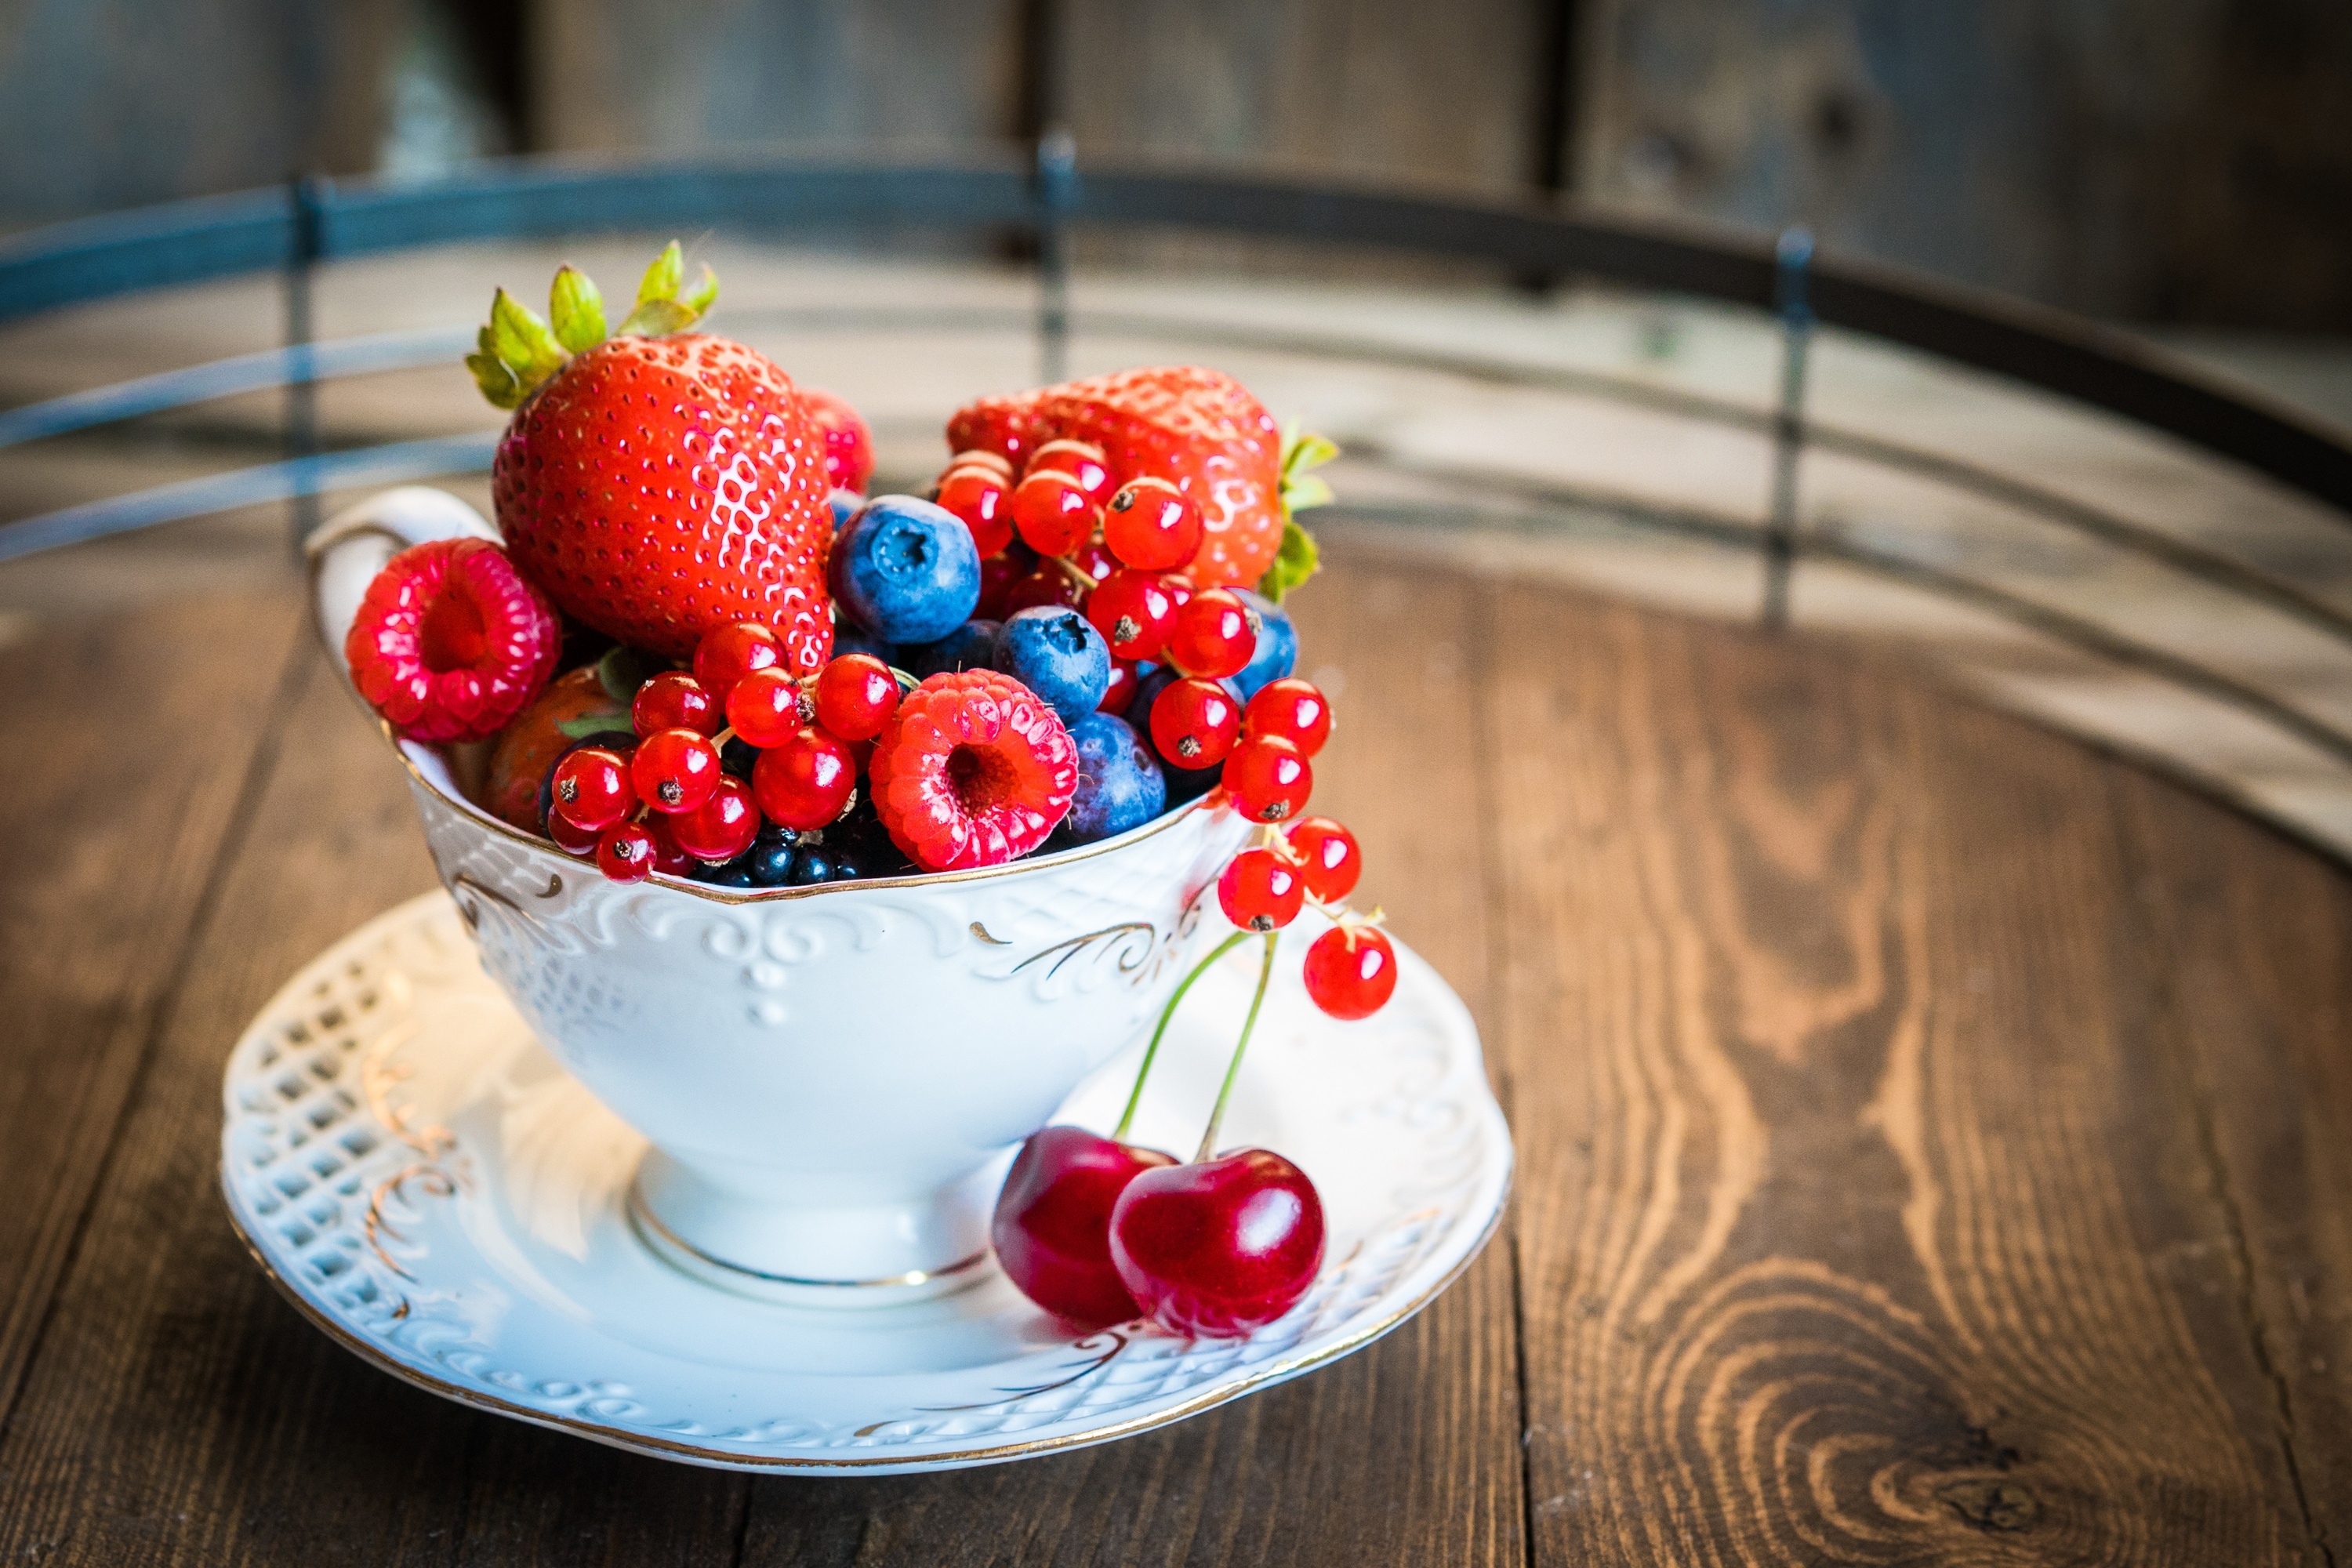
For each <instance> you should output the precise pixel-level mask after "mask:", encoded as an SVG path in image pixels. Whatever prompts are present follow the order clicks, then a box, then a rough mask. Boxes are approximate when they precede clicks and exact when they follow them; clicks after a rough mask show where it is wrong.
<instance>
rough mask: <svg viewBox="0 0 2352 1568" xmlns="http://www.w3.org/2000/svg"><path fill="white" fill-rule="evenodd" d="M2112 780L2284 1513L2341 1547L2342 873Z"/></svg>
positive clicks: (2351, 1438)
mask: <svg viewBox="0 0 2352 1568" xmlns="http://www.w3.org/2000/svg"><path fill="white" fill-rule="evenodd" d="M2114 788H2115V793H2116V802H2117V806H2118V811H2119V814H2120V816H2121V819H2122V826H2123V838H2124V843H2125V846H2126V855H2127V858H2128V862H2129V864H2130V865H2131V867H2132V868H2133V869H2134V872H2135V874H2136V877H2137V888H2138V891H2139V894H2140V897H2139V900H2138V902H2139V910H2140V915H2141V921H2142V923H2141V926H2140V928H2139V934H2140V940H2142V941H2144V942H2146V943H2147V946H2148V949H2149V951H2150V952H2151V954H2152V955H2153V956H2154V958H2155V961H2156V963H2157V967H2158V975H2159V977H2160V988H2159V990H2158V1028H2157V1029H2156V1030H2155V1031H2153V1034H2154V1036H2155V1038H2156V1039H2157V1040H2158V1041H2159V1042H2161V1043H2162V1044H2163V1045H2164V1047H2166V1048H2167V1049H2168V1050H2169V1051H2172V1052H2175V1053H2179V1057H2178V1059H2179V1061H2180V1062H2181V1064H2182V1070H2183V1072H2184V1074H2185V1075H2186V1077H2187V1078H2188V1079H2189V1093H2190V1099H2191V1101H2192V1103H2193V1104H2194V1105H2195V1106H2196V1107H2197V1108H2198V1120H2199V1130H2200V1135H2201V1136H2202V1137H2204V1138H2205V1139H2206V1140H2208V1142H2209V1154H2210V1164H2211V1169H2212V1172H2213V1174H2214V1176H2215V1181H2216V1191H2217V1197H2218V1200H2219V1201H2220V1202H2221V1203H2222V1204H2223V1205H2224V1207H2225V1211H2226V1216H2227V1218H2228V1221H2229V1236H2228V1242H2229V1246H2230V1248H2231V1255H2232V1256H2231V1261H2232V1264H2233V1266H2234V1269H2235V1273H2236V1277H2237V1282H2238V1288H2239V1289H2240V1290H2241V1292H2242V1308H2243V1310H2244V1313H2245V1315H2246V1317H2247V1318H2248V1320H2249V1321H2251V1322H2252V1324H2253V1327H2254V1332H2255V1336H2256V1349H2257V1353H2258V1355H2259V1356H2260V1358H2261V1361H2262V1364H2263V1373H2264V1374H2265V1376H2266V1378H2267V1380H2268V1381H2269V1383H2270V1384H2271V1385H2272V1392H2273V1402H2272V1405H2271V1409H2270V1412H2269V1414H2270V1415H2271V1418H2272V1420H2273V1423H2274V1424H2275V1426H2276V1427H2277V1434H2278V1441H2279V1442H2280V1444H2281V1446H2282V1447H2284V1450H2285V1451H2286V1453H2287V1454H2288V1456H2289V1457H2290V1458H2291V1459H2292V1460H2293V1462H2294V1477H2293V1479H2294V1487H2295V1492H2296V1506H2297V1510H2298V1513H2299V1515H2300V1522H2301V1525H2302V1527H2303V1531H2304V1533H2305V1536H2306V1537H2307V1538H2308V1541H2309V1542H2310V1552H2311V1554H2312V1555H2313V1556H2314V1557H2315V1559H2316V1560H2318V1561H2322V1562H2326V1563H2331V1564H2332V1563H2342V1562H2346V1561H2352V1460H2348V1459H2347V1456H2352V1143H2347V1138H2346V1135H2345V1131H2346V1129H2347V1128H2352V883H2347V879H2346V878H2345V877H2344V875H2343V874H2342V873H2341V872H2339V871H2337V870H2336V869H2335V868H2333V867H2331V866H2329V865H2327V864H2326V862H2324V861H2322V860H2320V859H2318V858H2316V857H2315V856H2313V855H2311V854H2310V853H2309V852H2307V851H2305V850H2304V849H2303V848H2301V847H2297V846H2295V845H2293V844H2290V843H2288V842H2286V841H2285V840H2284V839H2282V838H2280V837H2278V836H2277V835H2276V834H2274V833H2273V832H2271V831H2270V830H2269V829H2267V828H2264V827H2263V826H2259V825H2257V824H2255V823H2252V822H2248V821H2246V820H2244V819H2242V818H2241V817H2238V816H2234V815H2231V814H2229V813H2225V812H2217V811H2215V810H2213V809H2211V808H2210V807H2209V806H2207V805H2204V804H2203V803H2202V802H2200V801H2196V800H2193V799H2190V798H2188V797H2186V796H2184V795H2180V794H2179V792H2177V791H2174V790H2172V789H2169V788H2168V787H2166V786H2165V785H2163V784H2159V783H2158V782H2157V781H2155V780H2153V779H2150V778H2148V777H2147V776H2146V775H2144V774H2140V773H2133V772H2130V771H2128V770H2126V769H2120V768H2119V769H2116V770H2115V771H2114Z"/></svg>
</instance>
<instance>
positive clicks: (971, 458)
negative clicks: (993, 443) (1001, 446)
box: [948, 447, 1013, 486]
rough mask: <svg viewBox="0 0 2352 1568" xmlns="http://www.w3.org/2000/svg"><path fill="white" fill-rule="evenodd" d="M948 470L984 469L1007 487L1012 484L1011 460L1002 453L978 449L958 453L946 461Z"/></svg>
mask: <svg viewBox="0 0 2352 1568" xmlns="http://www.w3.org/2000/svg"><path fill="white" fill-rule="evenodd" d="M948 467H949V468H951V469H952V468H986V469H988V470H989V471H990V472H992V473H993V474H994V475H995V476H996V477H997V478H998V479H1003V481H1004V482H1005V484H1007V485H1008V486H1009V485H1011V484H1012V483H1013V459H1012V458H1008V457H1006V456H1005V455H1004V454H1003V453H1002V452H984V451H982V450H981V449H980V448H979V447H973V448H972V449H971V450H970V451H966V452H958V453H957V454H955V456H953V457H951V458H949V459H948Z"/></svg>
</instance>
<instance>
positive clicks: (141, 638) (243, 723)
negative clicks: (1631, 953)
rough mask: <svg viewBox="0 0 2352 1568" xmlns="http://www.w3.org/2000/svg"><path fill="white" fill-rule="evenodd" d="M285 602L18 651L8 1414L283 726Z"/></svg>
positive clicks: (77, 628) (6, 697)
mask: <svg viewBox="0 0 2352 1568" xmlns="http://www.w3.org/2000/svg"><path fill="white" fill-rule="evenodd" d="M295 635H296V633H295V616H294V615H293V612H292V606H291V605H290V604H289V602H287V601H286V600H285V599H283V598H278V599H268V598H256V597H254V596H252V595H226V596H215V597H205V598H197V599H191V600H187V601H184V602H183V603H180V604H177V605H173V606H170V607H168V608H166V609H163V610H159V611H157V612H155V613H153V614H152V615H149V616H143V617H141V618H140V619H139V620H138V621H137V622H136V623H135V625H134V624H131V623H128V622H127V621H125V620H123V619H118V618H115V617H100V616H90V617H87V618H82V619H76V620H70V621H64V622H58V623H54V624H52V625H51V626H48V627H47V628H45V632H44V635H43V636H42V637H41V638H40V639H39V640H38V641H37V642H35V643H32V644H31V645H29V646H27V647H21V648H17V649H13V650H11V651H10V652H8V653H7V654H6V655H5V656H0V734H6V735H8V736H10V737H12V738H14V740H15V742H16V745H15V747H14V748H13V752H14V758H15V761H14V763H13V764H12V766H11V769H10V790H9V795H10V801H9V806H10V813H11V816H12V818H13V821H14V823H15V825H16V831H15V832H14V833H12V834H11V835H10V840H11V843H10V849H9V859H10V864H9V868H8V872H7V874H6V875H5V877H0V1018H5V1019H6V1021H7V1022H6V1025H5V1029H0V1039H5V1048H0V1184H4V1185H5V1191H6V1192H7V1194H8V1201H7V1202H6V1203H5V1204H0V1265H5V1266H0V1421H5V1418H6V1415H7V1412H8V1409H9V1407H10V1405H11V1404H12V1403H13V1401H14V1397H15V1394H16V1388H17V1385H18V1383H19V1380H20V1379H21V1377H22V1376H23V1373H24V1370H25V1366H26V1359H27V1357H29V1356H30V1355H31V1354H32V1353H33V1352H34V1349H35V1347H36V1345H37V1341H38V1337H39V1332H40V1328H41V1325H42V1323H43V1322H44V1321H46V1318H47V1310H48V1303H49V1300H50V1297H51V1294H52V1292H53V1290H54V1289H55V1288H56V1284H57V1280H58V1273H59V1270H60V1269H61V1268H63V1267H64V1264H65V1260H66V1258H67V1257H68V1255H69V1253H70V1251H71V1249H72V1245H73V1237H74V1236H75V1233H76V1229H77V1227H78V1226H79V1224H80V1223H81V1220H82V1217H83V1214H84V1211H85V1210H86V1208H87V1207H88V1205H89V1194H90V1190H91V1187H92V1185H93V1184H95V1183H96V1182H97V1180H98V1178H99V1173H100V1169H101V1165H102V1162H103V1161H104V1160H105V1158H106V1156H107V1154H108V1153H109V1152H110V1150H111V1148H112V1146H113V1139H114V1134H115V1131H116V1129H117V1128H118V1126H119V1125H120V1123H121V1116H122V1107H123V1104H124V1100H125V1099H126V1097H127V1096H128V1095H129V1094H130V1092H131V1085H132V1084H133V1082H134V1081H135V1080H136V1078H137V1076H138V1073H139V1070H140V1066H141V1062H142V1058H143V1057H144V1054H145V1052H146V1050H147V1049H148V1047H149V1046H150V1044H151V1043H152V1039H153V1037H154V1032H155V1026H156V1017H157V1013H158V1009H159V1007H160V1005H161V1004H162V1003H163V1000H164V998H165V996H166V994H167V993H168V991H169V989H170V986H171V984H172V983H173V980H174V979H175V978H176V976H177V975H178V973H179V972H180V969H181V961H182V955H183V953H184V952H185V950H186V947H187V944H188V942H189V938H190V931H191V927H192V925H193V923H194V920H195V918H196V915H197V912H198V910H199V909H200V908H201V907H202V906H203V904H204V903H205V893H206V889H207V887H208V886H209V885H210V882H211V879H212V878H213V876H214V874H215V868H216V867H215V862H216V860H217V858H218V855H219V850H220V845H221V841H222V838H223V837H224V835H226V833H227V832H228V831H229V830H230V827H231V826H232V825H233V823H234V822H235V820H236V816H237V813H238V809H239V802H240V799H241V798H242V796H243V795H244V794H245V792H246V790H247V786H248V783H249V774H250V773H251V772H252V770H253V766H254V762H255V756H256V752H257V748H258V747H259V746H260V745H261V744H262V742H263V738H264V736H265V735H266V734H268V731H269V728H270V726H271V724H272V722H273V721H274V720H275V719H276V717H277V709H278V700H279V697H280V692H279V690H278V689H279V687H280V685H281V683H282V682H283V679H284V678H285V672H286V669H287V661H288V659H289V656H290V651H291V649H292V647H293V642H292V639H293V637H294V636H295Z"/></svg>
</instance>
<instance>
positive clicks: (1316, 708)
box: [1242, 675, 1331, 757]
mask: <svg viewBox="0 0 2352 1568" xmlns="http://www.w3.org/2000/svg"><path fill="white" fill-rule="evenodd" d="M1242 728H1243V730H1244V731H1247V732H1248V733H1250V734H1253V735H1279V736H1281V737H1282V738H1283V739H1284V740H1286V741H1288V742H1290V743H1291V744H1292V745H1294V746H1297V748H1298V750H1299V753H1300V754H1301V755H1302V756H1309V757H1311V756H1313V755H1314V754H1315V753H1316V752H1319V751H1321V750H1322V749H1323V742H1326V741H1328V740H1329V739H1330V738H1331V704H1330V703H1329V702H1328V701H1327V700H1325V699H1324V696H1323V693H1322V692H1321V691H1319V690H1318V689H1316V687H1315V685H1314V683H1313V682H1311V681H1306V680H1301V679H1298V678H1297V676H1295V675H1286V676H1284V677H1283V678H1282V679H1280V680H1269V681H1267V682H1266V683H1265V685H1264V686H1261V687H1259V688H1258V689H1257V695H1256V696H1255V697H1253V698H1251V699H1250V700H1249V707H1248V708H1246V709H1244V710H1243V712H1242Z"/></svg>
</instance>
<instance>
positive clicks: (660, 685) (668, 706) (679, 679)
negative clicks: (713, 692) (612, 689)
mask: <svg viewBox="0 0 2352 1568" xmlns="http://www.w3.org/2000/svg"><path fill="white" fill-rule="evenodd" d="M629 722H630V723H631V724H633V725H635V727H636V731H637V733H638V734H640V735H650V734H652V733H653V732H654V731H656V730H691V731H694V732H695V733H697V734H698V735H716V734H717V733H719V731H721V730H723V729H725V728H726V727H727V721H725V720H724V719H722V718H720V717H719V704H718V703H717V702H715V701H713V700H711V696H710V689H709V688H708V687H706V686H704V685H703V684H702V682H700V681H699V680H697V679H694V677H692V676H690V675H688V674H687V673H686V671H684V670H682V669H666V670H664V671H662V672H661V673H660V674H659V675H656V676H655V677H654V678H653V679H651V680H648V681H646V683H645V684H644V685H643V686H640V687H638V688H637V695H636V697H635V699H634V700H632V701H631V702H630V703H629Z"/></svg>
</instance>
